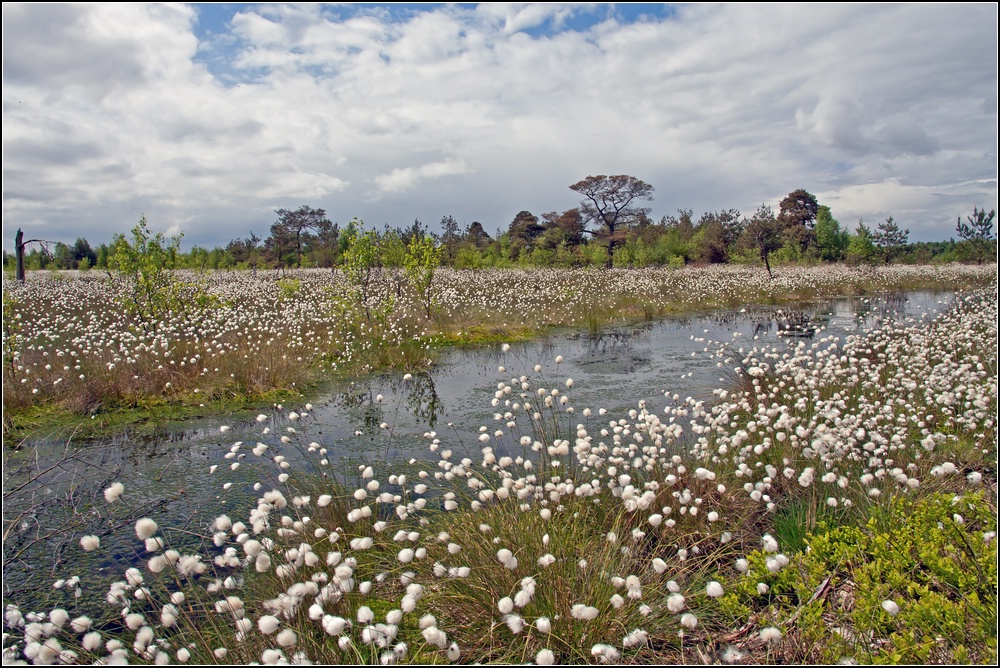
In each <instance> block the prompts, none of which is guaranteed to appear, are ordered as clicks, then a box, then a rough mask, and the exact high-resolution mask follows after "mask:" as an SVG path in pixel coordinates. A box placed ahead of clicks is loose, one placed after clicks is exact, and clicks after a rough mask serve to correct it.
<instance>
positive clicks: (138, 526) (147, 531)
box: [135, 517, 158, 541]
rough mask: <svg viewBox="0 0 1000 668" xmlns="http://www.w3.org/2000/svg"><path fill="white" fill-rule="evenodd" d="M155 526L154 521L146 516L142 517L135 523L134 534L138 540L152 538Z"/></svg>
mask: <svg viewBox="0 0 1000 668" xmlns="http://www.w3.org/2000/svg"><path fill="white" fill-rule="evenodd" d="M157 528H158V527H157V526H156V522H154V521H153V520H151V519H150V518H148V517H143V518H142V519H140V520H138V521H136V523H135V535H136V536H138V537H139V540H142V541H144V540H146V539H148V538H152V537H153V534H155V533H156V529H157Z"/></svg>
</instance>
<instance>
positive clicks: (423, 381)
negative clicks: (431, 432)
mask: <svg viewBox="0 0 1000 668" xmlns="http://www.w3.org/2000/svg"><path fill="white" fill-rule="evenodd" d="M403 389H404V390H405V391H406V405H407V406H408V407H409V408H410V410H411V411H412V412H413V415H414V417H416V418H417V419H418V420H426V421H427V424H428V425H430V427H431V429H433V428H434V423H435V422H437V417H438V412H439V411H440V410H441V399H440V397H438V393H437V388H435V387H434V378H433V377H431V374H430V373H427V372H423V373H418V374H414V375H413V378H412V379H411V380H410V381H408V382H405V383H403Z"/></svg>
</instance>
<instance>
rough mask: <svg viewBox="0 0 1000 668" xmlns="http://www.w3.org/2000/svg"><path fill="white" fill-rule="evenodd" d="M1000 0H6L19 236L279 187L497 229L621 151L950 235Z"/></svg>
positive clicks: (981, 119) (675, 175)
mask: <svg viewBox="0 0 1000 668" xmlns="http://www.w3.org/2000/svg"><path fill="white" fill-rule="evenodd" d="M997 18H998V17H997V5H996V4H995V3H974V4H943V3H928V4H833V5H813V4H810V5H806V4H797V3H786V4H780V5H779V4H763V5H758V4H739V5H708V4H694V5H661V4H638V5H635V4H632V5H628V4H580V5H576V4H569V3H548V4H520V3H516V4H514V3H512V4H499V3H494V4H488V5H478V6H477V5H468V4H459V5H441V4H360V5H313V4H309V5H284V4H264V5H251V4H246V5H237V4H228V5H227V4H192V5H183V4H176V5H157V4H140V3H114V4H111V3H108V4H96V5H82V4H71V5H59V4H41V3H39V4H20V3H7V2H5V3H3V245H4V247H5V248H7V249H10V248H11V247H12V238H13V234H14V231H15V230H16V228H18V227H22V228H24V230H25V232H26V234H28V235H29V236H30V237H41V238H44V239H50V240H53V241H66V242H72V241H73V240H74V239H76V237H78V236H84V237H86V238H87V239H88V240H89V241H91V243H93V244H95V245H96V244H97V243H100V242H104V241H109V240H110V239H111V236H112V235H113V234H114V233H115V232H124V231H127V230H128V229H130V228H131V227H132V226H133V225H135V223H136V222H137V221H138V219H139V217H140V215H142V214H145V215H146V216H147V219H148V220H149V222H150V226H151V228H152V229H154V230H156V231H164V232H168V233H171V234H173V233H177V232H183V233H184V244H183V245H184V246H185V247H189V246H190V245H191V244H193V243H197V244H199V245H202V246H209V247H211V246H214V245H217V244H218V245H224V244H225V243H226V242H227V241H228V240H230V239H232V238H234V237H246V236H248V235H249V233H250V232H251V231H253V232H256V233H257V234H258V235H260V236H266V235H267V232H268V228H269V227H270V225H271V223H273V222H274V220H275V218H276V216H275V213H274V210H275V209H279V208H290V209H294V208H298V207H299V206H301V205H308V206H311V207H315V208H323V209H325V210H326V211H327V214H328V216H329V217H330V219H331V220H333V221H336V222H340V223H341V224H344V223H346V222H348V221H349V220H350V219H351V218H352V217H358V218H361V219H363V220H364V221H365V222H366V224H368V225H369V226H376V227H379V228H381V227H382V226H383V225H385V224H390V225H393V226H399V227H403V226H407V225H409V224H411V223H412V222H413V220H414V219H415V218H418V219H420V220H421V221H422V222H424V223H425V224H428V225H429V226H430V227H431V229H437V228H438V223H439V221H440V220H441V218H442V216H447V215H452V216H454V217H455V218H456V219H457V220H458V221H459V223H460V224H461V225H462V226H463V228H464V227H465V226H467V225H468V224H469V223H471V222H473V221H477V220H478V221H480V222H481V223H482V224H483V226H484V227H485V229H486V230H487V231H488V232H490V233H491V234H492V233H493V232H494V231H495V230H496V229H497V228H503V229H506V228H507V225H508V224H509V223H510V221H511V220H512V219H513V218H514V216H515V215H516V214H517V212H518V211H521V210H528V211H531V212H532V213H535V214H536V215H540V214H542V213H545V212H548V211H563V210H566V209H569V208H571V207H573V206H576V205H577V204H578V203H579V196H578V195H577V194H576V193H575V192H573V191H571V190H570V189H569V185H570V184H573V183H575V182H576V181H579V180H580V179H582V178H584V177H586V176H588V175H592V174H630V175H633V176H635V177H637V178H640V179H642V180H644V181H646V182H647V183H649V184H651V185H652V186H653V187H654V188H655V189H656V190H655V193H654V201H652V202H651V203H650V206H651V207H652V215H653V217H654V218H657V219H658V218H659V217H660V216H662V215H664V214H673V213H676V211H677V209H678V208H691V209H694V211H695V215H696V216H697V215H700V214H701V213H702V212H704V211H706V210H718V209H728V208H736V209H739V210H740V211H742V212H744V213H745V214H747V215H749V214H750V213H752V212H753V210H754V209H755V208H756V207H757V206H758V205H759V204H761V203H769V204H772V205H776V204H777V202H778V201H779V200H780V199H781V198H782V197H783V196H784V195H786V194H787V193H789V192H790V191H792V190H795V189H797V188H805V189H806V190H808V191H810V192H811V193H813V194H814V195H816V196H817V198H818V199H819V201H820V203H821V204H826V205H828V206H830V207H831V209H832V210H833V214H834V216H835V217H836V218H837V219H839V220H840V221H841V223H842V224H844V225H845V226H847V227H849V228H851V229H853V228H854V226H855V224H856V222H857V220H858V218H859V217H863V218H864V220H865V221H866V222H867V223H869V224H870V225H874V224H875V223H877V222H879V221H881V220H884V219H885V217H886V216H887V215H889V214H891V215H893V216H894V218H895V219H896V221H897V222H898V223H900V224H901V226H903V227H907V228H909V230H910V239H911V240H939V239H947V238H949V237H951V236H954V234H955V221H956V218H957V217H958V216H960V215H961V216H963V217H964V216H965V215H967V214H969V213H971V212H972V209H973V207H974V206H978V207H984V206H985V207H987V208H995V207H996V206H997Z"/></svg>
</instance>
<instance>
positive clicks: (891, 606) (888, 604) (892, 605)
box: [882, 601, 899, 617]
mask: <svg viewBox="0 0 1000 668" xmlns="http://www.w3.org/2000/svg"><path fill="white" fill-rule="evenodd" d="M882 609H883V610H885V611H886V612H887V613H889V616H890V617H895V616H896V615H898V614H899V605H898V604H897V603H896V602H895V601H882Z"/></svg>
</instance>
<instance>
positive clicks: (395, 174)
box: [375, 160, 468, 193]
mask: <svg viewBox="0 0 1000 668" xmlns="http://www.w3.org/2000/svg"><path fill="white" fill-rule="evenodd" d="M466 173H468V169H467V168H466V166H465V163H464V162H462V161H461V160H445V161H442V162H429V163H427V164H425V165H421V166H420V167H417V168H413V167H403V168H402V169H400V168H396V169H393V170H392V171H391V172H389V173H388V174H382V175H380V176H376V177H375V183H376V184H378V187H379V189H380V190H381V191H382V192H383V193H401V192H406V191H407V190H412V189H413V188H414V187H416V186H417V184H419V183H420V182H421V181H423V180H425V179H433V178H437V177H441V176H449V175H452V174H466Z"/></svg>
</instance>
